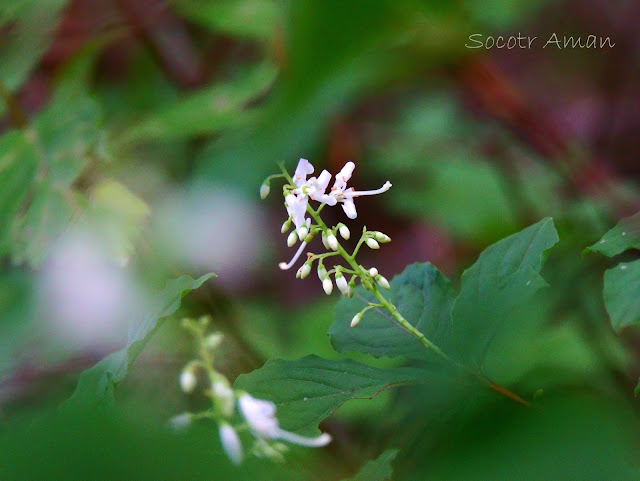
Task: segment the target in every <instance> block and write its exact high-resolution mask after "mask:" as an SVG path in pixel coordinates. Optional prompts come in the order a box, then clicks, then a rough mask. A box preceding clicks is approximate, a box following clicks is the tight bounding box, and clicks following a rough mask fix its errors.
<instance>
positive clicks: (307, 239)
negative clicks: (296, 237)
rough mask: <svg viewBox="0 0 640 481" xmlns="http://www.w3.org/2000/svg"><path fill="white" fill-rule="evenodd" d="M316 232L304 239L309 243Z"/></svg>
mask: <svg viewBox="0 0 640 481" xmlns="http://www.w3.org/2000/svg"><path fill="white" fill-rule="evenodd" d="M315 236H316V235H315V234H313V233H312V234H309V235H308V236H307V237H305V238H304V241H305V242H306V243H307V244H308V243H309V242H311V241H312V240H313V238H314V237H315Z"/></svg>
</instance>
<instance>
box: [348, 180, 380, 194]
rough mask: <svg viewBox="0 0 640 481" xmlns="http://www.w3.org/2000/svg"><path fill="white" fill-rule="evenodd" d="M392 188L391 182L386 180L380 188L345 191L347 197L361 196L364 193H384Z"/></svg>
mask: <svg viewBox="0 0 640 481" xmlns="http://www.w3.org/2000/svg"><path fill="white" fill-rule="evenodd" d="M390 188H391V182H389V181H386V182H385V183H384V185H383V186H382V187H380V188H379V189H376V190H361V191H354V192H345V196H346V197H360V196H363V195H376V194H382V193H383V192H386V191H388V190H389V189H390Z"/></svg>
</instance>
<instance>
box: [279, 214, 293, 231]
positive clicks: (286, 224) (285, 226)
mask: <svg viewBox="0 0 640 481" xmlns="http://www.w3.org/2000/svg"><path fill="white" fill-rule="evenodd" d="M290 227H291V218H289V219H287V220H285V221H284V223H283V224H282V227H281V228H280V232H282V233H283V234H284V233H285V232H287V231H288V230H289V228H290Z"/></svg>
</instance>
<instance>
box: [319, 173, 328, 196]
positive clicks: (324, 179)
mask: <svg viewBox="0 0 640 481" xmlns="http://www.w3.org/2000/svg"><path fill="white" fill-rule="evenodd" d="M330 181H331V174H330V173H329V172H328V171H326V170H323V171H322V172H321V173H320V176H319V177H318V188H319V189H321V190H322V192H324V191H325V190H326V188H327V187H328V186H329V182H330Z"/></svg>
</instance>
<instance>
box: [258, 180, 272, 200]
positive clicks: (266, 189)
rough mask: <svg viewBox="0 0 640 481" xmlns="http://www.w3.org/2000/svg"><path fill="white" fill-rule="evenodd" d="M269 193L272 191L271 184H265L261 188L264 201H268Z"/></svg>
mask: <svg viewBox="0 0 640 481" xmlns="http://www.w3.org/2000/svg"><path fill="white" fill-rule="evenodd" d="M269 191H271V187H269V182H265V183H264V184H262V185H261V186H260V198H261V199H262V200H264V199H266V198H267V196H268V195H269Z"/></svg>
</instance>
